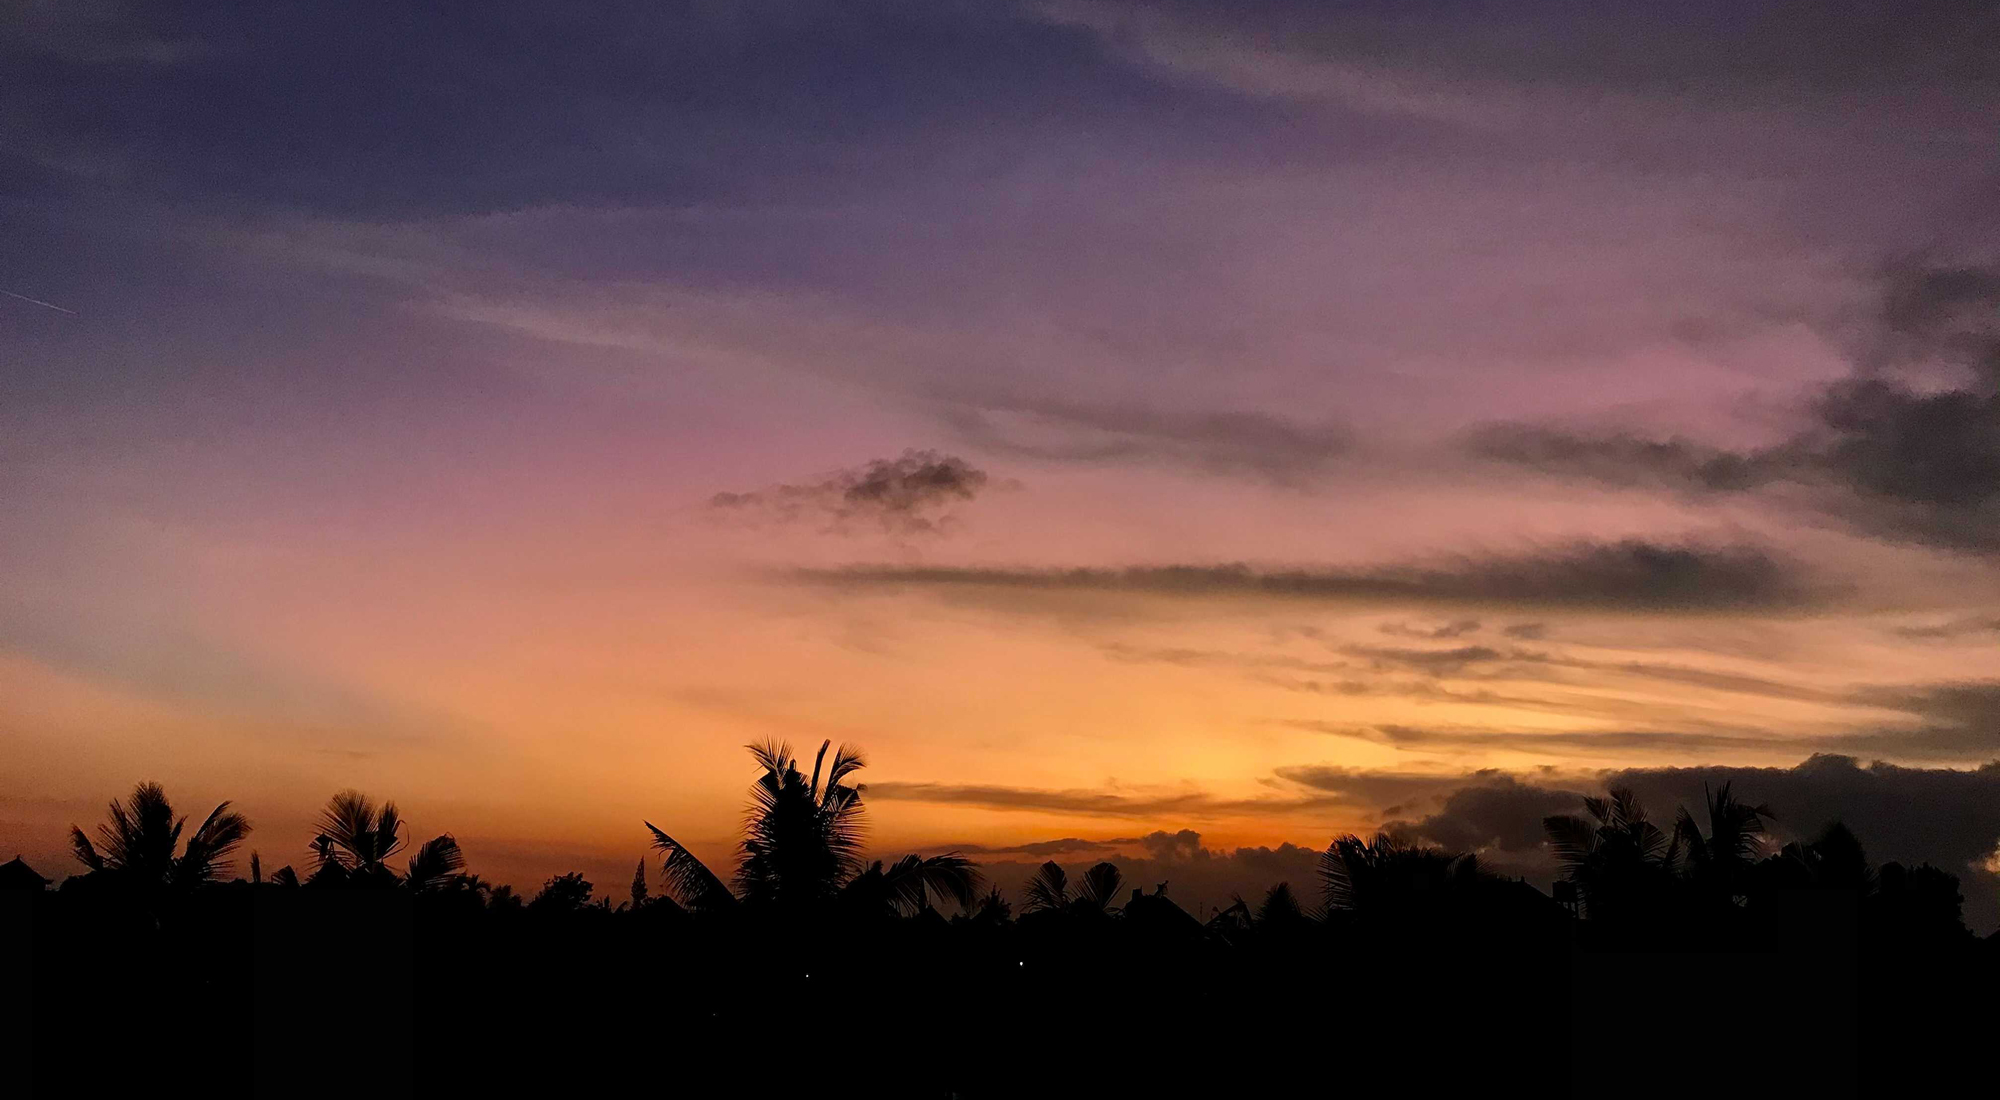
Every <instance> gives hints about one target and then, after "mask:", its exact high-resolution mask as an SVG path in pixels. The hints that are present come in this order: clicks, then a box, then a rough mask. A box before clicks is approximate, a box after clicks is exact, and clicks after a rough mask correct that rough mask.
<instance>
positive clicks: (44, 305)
mask: <svg viewBox="0 0 2000 1100" xmlns="http://www.w3.org/2000/svg"><path fill="white" fill-rule="evenodd" d="M0 294H5V295H6V296H7V297H9V298H19V299H21V300H22V301H24V302H33V303H34V304H35V305H38V306H41V307H42V308H43V309H53V310H55V311H56V312H57V313H67V314H69V315H70V316H71V317H77V316H81V315H80V314H78V313H77V311H75V310H73V309H64V308H63V307H61V306H59V305H57V304H55V303H54V302H44V301H42V300H41V299H40V298H30V297H28V296H27V295H26V294H16V293H14V292H13V291H11V290H0Z"/></svg>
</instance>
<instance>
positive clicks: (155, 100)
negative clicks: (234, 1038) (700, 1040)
mask: <svg viewBox="0 0 2000 1100" xmlns="http://www.w3.org/2000/svg"><path fill="white" fill-rule="evenodd" d="M1831 12H1832V9H1830V8H1828V7H1827V6H1825V5H1817V4H1802V3H1801V4H1791V3H1742V2H1734V3H1721V2H1716V3H1689V4H1676V5H1671V6H1666V5H1639V4H1630V5H1611V4H1598V5H1577V4H1568V3H1563V4H1557V3H1521V4H1511V5H1504V6H1503V5H1488V4H1469V3H1410V2H1402V3H1388V2H1382V3H1305V2H1302V0H1301V2H1270V3H1261V2H1260V3H1236V4H1229V5H1209V4H1194V3H1186V4H1181V3H1153V4H1124V3H1096V2H1087V0H1079V2H1051V3H1042V4H1012V3H1002V2H983V3H953V2H942V3H935V2H934V3H883V2H872V0H867V2H860V3H855V2H845V3H839V4H833V3H817V2H812V0H805V2H800V0H787V2H783V3H768V4H766V3H738V4H710V3H694V4H654V3H648V4H633V5H629V6H624V7H622V8H620V9H618V10H614V7H607V6H603V5H592V6H590V8H589V10H588V11H587V12H586V11H585V10H584V9H582V8H574V9H572V8H569V7H561V6H558V7H551V6H548V5H541V4H523V5H514V4H493V5H486V6H483V7H482V10H481V13H480V15H479V17H478V18H471V17H467V16H463V15H460V16H448V15H430V14H423V13H417V12H413V11H411V10H409V9H408V7H407V6H406V5H401V4H379V5H377V4H354V3H350V4H338V5H305V6H288V7H284V8H266V7H256V8H248V9H246V8H243V7H241V6H239V5H226V4H217V5H201V4H186V5H179V4H177V5H170V6H158V5H142V4H136V3H135V4H122V3H115V2H93V3H75V2H71V3H28V4H24V5H15V6H13V7H12V8H10V9H9V11H8V13H7V14H6V15H4V16H0V233H4V237H0V239H4V240H5V242H6V244H7V247H6V248H5V249H4V250H0V290H5V291H7V292H8V295H9V296H7V297H0V503H3V504H4V506H5V515H6V521H5V523H4V524H0V750H4V751H0V855H11V854H12V853H11V852H7V851H4V849H5V848H6V847H8V845H9V844H11V845H12V847H14V848H16V849H18V850H20V851H22V852H23V853H26V854H29V855H30V856H31V861H33V862H37V863H38V864H39V863H46V864H48V866H46V867H44V871H45V872H49V871H57V872H59V871H63V870H67V869H68V868H67V866H66V861H65V860H64V858H63V857H62V855H61V854H60V853H61V849H62V836H63V834H64V833H65V832H66V830H67V827H68V825H69V824H70V823H71V822H72V821H75V822H79V823H83V822H87V821H89V820H92V819H94V818H95V817H96V816H97V814H98V813H99V807H101V805H102V804H103V802H104V801H105V800H107V799H108V798H110V797H111V796H112V795H114V794H118V793H121V792H122V791H123V790H125V789H127V788H129V786H130V784H131V783H133V782H135V781H137V780H139V779H142V778H159V779H161V780H163V781H165V782H166V783H167V785H168V788H169V791H170V792H172V793H174V794H176V796H177V797H178V798H181V799H182V800H183V801H185V802H187V803H188V805H190V806H192V805H193V804H194V803H199V802H203V801H204V800H206V801H208V802H210V803H212V802H213V801H214V800H219V799H221V798H233V799H236V800H237V801H238V802H239V804H241V805H243V806H245V807H247V808H248V809H249V810H250V812H251V814H252V816H253V818H254V819H255V820H256V821H257V822H258V826H259V830H258V833H257V835H256V843H257V845H258V846H259V847H260V848H261V849H262V850H263V852H264V857H263V858H264V860H265V862H266V864H267V865H272V866H275V865H276V864H279V863H282V862H285V861H288V860H293V859H301V858H303V857H304V853H305V848H304V845H305V841H306V839H307V837H306V827H305V822H306V820H307V819H308V818H309V817H310V816H311V814H312V813H313V811H314V809H315V807H316V806H317V804H318V803H319V802H320V801H322V800H323V799H324V798H325V796H326V795H327V794H329V793H331V792H332V791H333V790H336V789H338V788H340V787H344V786H359V787H363V788H365V789H367V790H369V791H371V792H373V793H375V794H377V795H378V796H387V797H393V798H396V799H398V800H399V801H400V802H401V803H403V804H404V806H405V808H406V810H407V811H409V813H410V816H411V817H412V818H413V819H414V820H415V821H416V822H417V825H416V827H417V828H418V829H419V830H422V829H433V828H434V829H436V830H439V831H442V830H446V829H450V830H453V831H455V832H456V833H458V835H459V836H460V839H461V840H462V841H464V842H465V843H466V848H467V850H468V853H469V855H470V857H471V859H472V861H473V863H474V865H475V870H481V871H482V873H487V874H489V877H492V878H495V879H497V880H502V881H517V882H521V883H524V884H525V883H532V882H535V881H538V880H539V879H541V878H543V877H546V876H547V875H550V874H554V873H556V872H558V871H561V870H566V869H569V868H571V867H583V868H586V869H587V870H589V871H590V872H591V873H592V874H593V875H596V876H607V875H608V876H611V877H610V878H609V879H608V880H604V881H607V882H608V883H619V882H623V881H624V879H625V877H626V876H628V875H629V867H630V863H631V861H632V860H633V859H635V858H637V856H638V854H639V853H640V852H641V851H642V850H643V846H644V837H643V836H642V835H641V830H640V828H639V826H638V821H639V819H640V818H641V817H650V818H651V819H653V820H655V821H656V822H660V823H661V824H663V825H664V824H666V823H667V822H668V821H671V822H674V827H673V831H674V832H675V834H676V835H678V836H684V837H686V838H687V839H689V841H690V843H692V844H694V845H695V846H696V847H697V848H699V849H701V850H703V851H704V852H707V853H712V854H713V855H714V856H715V858H717V859H726V856H727V851H728V848H729V845H730V843H731V833H732V830H733V828H734V825H735V821H736V819H737V814H738V809H739V805H738V804H739V803H740V801H741V797H742V790H743V786H744V784H746V783H747V782H748V781H749V779H750V778H751V776H750V775H749V773H748V770H747V768H746V761H747V757H745V756H743V754H742V752H741V749H740V746H741V745H742V744H743V743H745V742H746V741H749V740H752V739H761V738H764V737H769V736H783V737H790V738H791V739H792V740H793V741H794V742H795V743H801V744H809V743H811V742H814V741H817V740H819V739H821V738H825V737H832V738H834V739H836V740H840V739H851V740H855V741H858V742H860V743H861V744H863V745H864V746H866V747H867V748H868V749H869V750H870V751H871V754H872V764H871V768H870V771H869V773H868V774H869V777H870V778H872V779H873V780H874V781H875V784H876V786H875V793H874V795H873V797H872V798H871V803H870V804H871V811H872V814H873V818H874V821H875V827H876V839H877V843H878V845H879V846H880V847H881V848H882V849H884V850H885V851H888V850H891V849H895V848H898V847H901V848H906V849H907V848H912V847H921V848H927V849H929V848H938V847H943V846H950V845H959V846H963V847H967V848H979V849H987V850H989V851H987V852H986V853H985V854H984V855H983V857H982V858H985V859H986V860H987V861H988V862H989V864H990V865H994V866H997V867H998V870H997V871H996V876H997V877H1000V878H1002V879H1003V880H1004V879H1006V877H1007V876H1008V875H1009V874H1014V873H1015V871H1016V870H1018V869H1013V870H1010V869H1009V868H1011V867H1012V865H1013V864H1015V863H1018V864H1021V865H1022V866H1026V865H1028V864H1032V863H1033V862H1036V861H1038V860H1039V859H1041V858H1046V857H1047V856H1048V855H1049V854H1052V853H1053V854H1058V855H1060V856H1061V858H1065V859H1067V858H1072V857H1073V858H1076V859H1079V860H1088V859H1094V858H1097V857H1098V856H1099V855H1101V854H1107V853H1114V854H1119V855H1121V856H1123V857H1124V858H1126V859H1128V860H1131V861H1134V863H1133V866H1134V868H1135V872H1136V874H1138V875H1139V876H1140V877H1148V876H1150V878H1151V879H1152V880H1157V879H1160V878H1169V877H1172V876H1178V877H1179V879H1180V880H1181V881H1183V882H1184V883H1186V884H1188V885H1187V887H1186V889H1189V890H1193V891H1194V895H1193V896H1195V897H1196V899H1197V900H1198V901H1217V900H1221V899H1222V898H1224V897H1225V896H1226V892H1227V891H1228V890H1230V889H1236V888H1243V889H1249V888H1253V887H1255V886H1258V885H1262V884H1265V883H1268V882H1269V881H1275V879H1276V878H1281V877H1286V876H1293V877H1296V876H1297V875H1298V874H1299V873H1300V871H1299V870H1298V868H1299V867H1301V866H1306V865H1309V864H1300V863H1299V859H1300V858H1301V857H1300V855H1299V853H1298V852H1297V850H1295V849H1285V848H1283V847H1281V846H1282V845H1284V844H1287V843H1292V844H1297V845H1302V846H1304V847H1305V848H1306V849H1312V848H1318V847H1323V846H1324V845H1325V843H1326V841H1327V839H1328V838H1329V837H1330V836H1331V835H1333V833H1335V832H1339V831H1346V830H1350V829H1371V828H1374V827H1377V826H1380V825H1383V824H1386V823H1391V822H1402V823H1403V827H1405V828H1410V829H1415V830H1417V831H1419V832H1422V833H1423V834H1424V835H1427V836H1428V837H1430V838H1431V839H1435V840H1438V841H1439V842H1441V843H1450V844H1453V845H1454V846H1457V847H1463V848H1476V849H1479V850H1480V851H1481V852H1482V853H1483V854H1484V855H1485V856H1487V857H1488V858H1489V860H1490V861H1492V862H1494V863H1495V864H1497V865H1500V866H1504V867H1509V868H1514V869H1518V871H1519V872H1520V873H1524V874H1529V875H1531V876H1533V875H1545V874H1546V871H1547V861H1546V857H1545V855H1544V854H1543V853H1542V852H1541V851H1540V849H1539V847H1538V841H1539V837H1538V836H1536V835H1534V833H1533V830H1532V828H1530V829H1529V831H1528V832H1527V833H1525V834H1524V833H1521V832H1520V831H1519V828H1520V826H1521V823H1523V822H1526V823H1529V825H1530V826H1531V825H1532V823H1533V822H1535V821H1537V820H1538V819H1539V816H1540V815H1541V814H1543V813H1546V812H1551V811H1550V810H1548V809H1546V808H1544V807H1546V806H1549V805H1556V804H1563V805H1566V804H1568V801H1569V800H1571V799H1573V796H1574V795H1575V794H1576V793H1577V792H1580V791H1586V790H1595V789H1599V788H1601V787H1602V786H1603V785H1604V784H1605V783H1606V782H1608V781H1611V779H1612V773H1615V772H1618V771H1620V770H1625V771H1626V773H1627V774H1626V775H1625V778H1626V779H1627V780H1629V781H1631V782H1634V783H1636V784H1638V785H1639V786H1641V787H1642V789H1644V790H1646V791H1648V792H1650V793H1651V794H1652V796H1653V797H1654V798H1655V799H1656V802H1657V804H1658V810H1657V811H1656V812H1659V813H1660V814H1661V815H1662V816H1665V815H1667V814H1668V813H1670V808H1671V805H1672V803H1673V802H1674V801H1675V800H1677V799H1683V798H1687V797H1690V796H1689V795H1688V793H1687V792H1688V791H1689V790H1690V789H1697V790H1698V787H1699V781H1700V779H1702V778H1718V777H1723V776H1727V775H1736V776H1739V777H1740V784H1741V785H1742V786H1743V788H1744V789H1745V790H1746V791H1747V792H1748V793H1750V794H1751V795H1753V796H1754V797H1755V798H1757V799H1759V800H1763V801H1769V802H1770V803H1772V805H1773V806H1774V808H1776V809H1777V810H1778V812H1779V815H1780V823H1781V829H1782V830H1785V831H1788V833H1791V834H1797V835H1804V834H1807V833H1810V832H1811V831H1812V830H1814V829H1816V828H1818V827H1819V826H1820V825H1823V824H1824V823H1825V822H1826V821H1827V820H1830V819H1832V818H1833V817H1836V816H1838V817H1845V818H1847V819H1848V821H1849V823H1850V824H1852V825H1853V826H1854V827H1855V828H1856V831H1857V832H1859V833H1860V835H1861V836H1862V839H1863V840H1864V842H1868V843H1870V844H1871V846H1872V851H1873V852H1874V854H1875V855H1876V856H1877V857H1878V858H1882V859H1889V858H1902V859H1930V860H1933V861H1935V862H1939V863H1941V864H1948V865H1950V869H1952V870H1954V871H1956V872H1958V873H1960V874H1961V875H1963V876H1965V878H1966V894H1967V898H1968V907H1969V910H1968V911H1969V912H1970V913H1971V914H1973V916H1974V919H1975V924H1977V925H1979V926H1981V927H1982V928H1984V927H1987V926H1990V925H1991V924H1993V923H1994V922H1995V921H1996V920H2000V875H1996V874H1995V873H1994V868H1995V867H2000V864H1995V863H1993V862H1992V858H1993V857H1992V854H1993V852H1994V850H1995V846H1996V843H2000V768H1992V767H1988V768H1987V769H1985V770H1977V769H1979V768H1980V766H1981V765H1983V764H1986V763H1987V762H1989V761H1992V760H1994V759H1995V758H1996V757H2000V680H1996V679H1995V678H1994V677H1995V670H1996V667H2000V666H1996V665H1995V664H1994V662H1993V655H1994V648H1995V645H1996V643H2000V574H1996V571H1995V568H1994V567H1995V565H1996V563H2000V406H1996V396H1995V394H1996V388H2000V156H1996V131H1995V126H1994V119H1995V118H1996V117H2000V53H1996V51H1994V50H1993V49H1992V48H1991V43H1992V42H1994V41H1996V40H2000V16H1996V14H1995V12H1994V9H1993V7H1992V5H1990V4H1983V3H1969V2H1968V3H1953V2H1918V3H1901V4H1886V3H1884V4H1864V5H1851V6H1843V7H1842V9H1841V11H1840V13H1839V14H1837V15H1835V14H1831ZM16 296H19V297H16ZM27 299H34V301H29V300H27ZM38 303H47V305H44V304H38ZM52 307H60V308H52ZM906 454H907V455H908V457H907V458H905V457H904V456H906ZM899 460H900V464H898V463H899ZM871 464H874V465H872V466H871ZM717 494H732V495H729V496H725V497H718V495H717ZM1815 753H1819V754H1829V755H1827V756H1822V757H1821V758H1820V759H1818V760H1815V761H1812V762H1811V763H1807V760H1808V758H1809V757H1812V756H1813V755H1814V754H1815ZM1835 758H1853V759H1852V761H1851V762H1848V761H1846V760H1844V759H1835ZM1877 761H1879V762H1881V763H1879V764H1876V763H1875V762H1877ZM1697 767H1699V768H1708V769H1724V770H1719V771H1718V770H1710V771H1705V772H1693V771H1687V770H1685V769H1688V768H1697ZM1675 769H1682V770H1675ZM1729 769H1734V770H1729ZM1755 769H1766V770H1761V771H1760V770H1755ZM1690 784H1692V787H1691V786H1690ZM1919 797H1922V798H1926V799H1929V800H1930V803H1931V804H1934V805H1936V806H1938V807H1939V809H1938V811H1937V812H1938V815H1939V818H1938V820H1937V821H1936V822H1923V823H1917V822H1911V821H1909V820H1907V819H1906V818H1907V815H1906V814H1904V813H1903V811H1902V809H1901V808H1902V807H1907V806H1908V805H1910V804H1912V803H1911V799H1913V798H1919ZM184 808H185V807H184ZM1482 815H1484V816H1482ZM1183 830H1192V831H1193V832H1195V833H1198V834H1200V835H1199V837H1198V838H1197V839H1195V840H1192V841H1190V840H1188V839H1187V838H1186V837H1187V834H1186V833H1184V832H1183ZM274 853H275V854H274ZM1260 853H1261V854H1260ZM1288 860H1289V861H1290V862H1287V861H1288ZM618 868H625V870H622V871H621V870H618ZM1183 896H1187V895H1183Z"/></svg>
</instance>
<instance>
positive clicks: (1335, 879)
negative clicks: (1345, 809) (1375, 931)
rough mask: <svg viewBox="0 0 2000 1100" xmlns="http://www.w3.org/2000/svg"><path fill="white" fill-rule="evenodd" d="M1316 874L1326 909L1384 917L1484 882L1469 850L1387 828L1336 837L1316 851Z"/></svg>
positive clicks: (1431, 904) (1441, 901)
mask: <svg viewBox="0 0 2000 1100" xmlns="http://www.w3.org/2000/svg"><path fill="white" fill-rule="evenodd" d="M1319 877H1320V888H1321V891H1322V893H1323V895H1324V898H1325V902H1326V909H1327V911H1328V912H1329V913H1356V914H1361V915H1366V916H1382V915H1388V914H1407V913H1410V912H1412V911H1415V910H1417V909H1420V908H1428V907H1434V906H1438V905H1442V904H1444V903H1447V902H1448V901H1450V900H1451V898H1452V896H1453V894H1454V892H1455V891H1458V890H1460V889H1462V888H1464V887H1467V886H1470V885H1471V884H1473V883H1476V882H1479V881H1483V879H1484V877H1485V873H1484V872H1483V871H1481V870H1480V868H1479V861H1478V859H1477V858H1475V857H1473V856H1470V855H1462V854H1460V853H1457V852H1448V851H1445V850H1444V849H1443V848H1434V847H1430V846H1429V845H1422V844H1411V843H1408V842H1406V841H1403V840H1401V839H1399V838H1397V837H1394V836H1391V835H1389V834H1388V833H1377V834H1375V836H1373V837H1371V838H1369V839H1368V840H1362V839H1361V838H1360V837H1358V836H1355V835H1353V834H1351V833H1350V834H1348V835H1346V836H1341V837H1335V838H1334V841H1333V843H1332V844H1329V845H1328V846H1327V849H1326V851H1325V852H1322V853H1321V854H1320V860H1319ZM1267 904H1268V902H1267Z"/></svg>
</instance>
